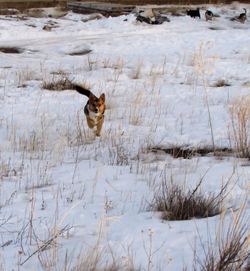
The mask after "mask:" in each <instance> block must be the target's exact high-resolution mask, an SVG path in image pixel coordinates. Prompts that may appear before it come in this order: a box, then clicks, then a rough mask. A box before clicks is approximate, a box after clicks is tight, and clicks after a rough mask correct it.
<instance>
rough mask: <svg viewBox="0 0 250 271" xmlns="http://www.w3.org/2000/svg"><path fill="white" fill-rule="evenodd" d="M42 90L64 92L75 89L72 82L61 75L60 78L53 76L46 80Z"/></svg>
mask: <svg viewBox="0 0 250 271" xmlns="http://www.w3.org/2000/svg"><path fill="white" fill-rule="evenodd" d="M42 88H43V89H47V90H52V91H63V90H69V89H74V85H73V84H72V82H71V81H70V80H69V79H68V78H67V77H66V76H65V74H63V73H62V74H60V75H59V76H54V75H53V76H52V78H49V79H47V78H46V79H44V80H43V82H42Z"/></svg>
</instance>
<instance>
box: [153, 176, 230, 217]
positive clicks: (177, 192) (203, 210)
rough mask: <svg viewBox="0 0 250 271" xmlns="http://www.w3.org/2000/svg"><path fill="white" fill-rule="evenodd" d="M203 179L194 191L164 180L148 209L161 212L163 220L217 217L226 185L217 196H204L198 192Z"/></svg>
mask: <svg viewBox="0 0 250 271" xmlns="http://www.w3.org/2000/svg"><path fill="white" fill-rule="evenodd" d="M202 182H203V178H201V180H200V181H199V183H198V184H197V185H196V187H195V188H194V189H186V187H185V186H184V185H182V186H181V185H177V184H173V182H172V181H170V182H168V181H167V180H166V179H164V180H163V181H162V183H161V186H160V189H159V190H158V191H157V192H155V195H154V199H153V203H152V204H151V206H150V209H151V210H153V211H158V212H162V216H161V218H162V219H164V220H188V219H191V218H205V217H211V216H215V215H218V214H219V213H221V210H222V206H221V205H222V202H223V199H224V197H225V192H226V188H227V185H228V183H226V184H225V185H223V186H222V187H221V189H220V191H219V193H218V194H216V195H214V194H210V195H204V194H203V193H202V192H200V188H201V184H202Z"/></svg>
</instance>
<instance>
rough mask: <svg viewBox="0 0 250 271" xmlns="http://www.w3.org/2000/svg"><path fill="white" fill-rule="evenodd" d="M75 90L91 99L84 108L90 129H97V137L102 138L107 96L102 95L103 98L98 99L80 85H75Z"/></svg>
mask: <svg viewBox="0 0 250 271" xmlns="http://www.w3.org/2000/svg"><path fill="white" fill-rule="evenodd" d="M74 89H75V90H76V91H77V92H78V93H80V94H82V95H85V96H87V97H88V98H89V100H88V102H87V104H86V105H85V107H84V114H85V116H86V119H87V123H88V126H89V128H91V129H93V128H94V127H96V136H100V134H101V129H102V125H103V122H104V112H105V94H104V93H102V94H101V96H100V97H99V98H97V97H96V96H95V95H94V94H93V93H92V92H91V91H90V90H88V89H85V88H84V87H81V86H79V85H74Z"/></svg>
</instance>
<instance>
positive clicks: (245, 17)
mask: <svg viewBox="0 0 250 271" xmlns="http://www.w3.org/2000/svg"><path fill="white" fill-rule="evenodd" d="M243 10H244V12H243V13H241V14H240V15H239V17H238V20H239V21H240V22H241V23H242V24H244V23H245V21H246V19H247V10H246V9H245V8H243Z"/></svg>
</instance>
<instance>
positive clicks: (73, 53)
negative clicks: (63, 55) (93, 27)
mask: <svg viewBox="0 0 250 271" xmlns="http://www.w3.org/2000/svg"><path fill="white" fill-rule="evenodd" d="M90 52H92V50H90V49H83V50H79V51H75V52H71V53H69V55H70V56H83V55H87V54H89V53H90Z"/></svg>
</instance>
